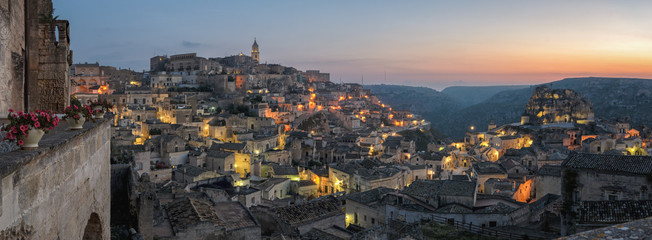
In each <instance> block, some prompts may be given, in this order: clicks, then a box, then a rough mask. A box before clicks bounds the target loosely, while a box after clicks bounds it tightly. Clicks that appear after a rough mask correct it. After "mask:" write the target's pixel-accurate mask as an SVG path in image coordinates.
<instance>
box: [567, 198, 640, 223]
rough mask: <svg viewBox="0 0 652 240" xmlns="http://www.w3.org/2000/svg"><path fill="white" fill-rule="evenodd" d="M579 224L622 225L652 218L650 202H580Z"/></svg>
mask: <svg viewBox="0 0 652 240" xmlns="http://www.w3.org/2000/svg"><path fill="white" fill-rule="evenodd" d="M578 211H579V220H578V222H579V223H605V224H611V223H622V222H629V221H633V220H636V219H641V218H646V217H652V200H644V201H582V202H580V203H579V207H578Z"/></svg>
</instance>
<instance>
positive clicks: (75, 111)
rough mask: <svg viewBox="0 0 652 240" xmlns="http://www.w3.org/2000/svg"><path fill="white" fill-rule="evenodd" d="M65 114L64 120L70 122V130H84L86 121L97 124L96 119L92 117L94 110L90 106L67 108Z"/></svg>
mask: <svg viewBox="0 0 652 240" xmlns="http://www.w3.org/2000/svg"><path fill="white" fill-rule="evenodd" d="M63 113H64V114H65V115H64V116H63V119H64V120H66V122H68V124H69V125H70V129H82V128H83V126H84V122H86V120H89V121H93V122H95V119H93V117H92V115H93V110H91V106H88V105H83V106H81V105H77V104H73V105H70V106H68V107H66V109H65V110H64V111H63Z"/></svg>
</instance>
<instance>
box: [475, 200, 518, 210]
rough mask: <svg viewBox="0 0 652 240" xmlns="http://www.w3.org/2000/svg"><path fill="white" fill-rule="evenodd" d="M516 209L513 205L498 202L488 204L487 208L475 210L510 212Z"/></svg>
mask: <svg viewBox="0 0 652 240" xmlns="http://www.w3.org/2000/svg"><path fill="white" fill-rule="evenodd" d="M512 211H514V208H513V207H510V206H507V205H506V204H504V203H502V202H499V203H498V204H495V205H491V206H487V207H485V208H482V209H479V210H476V211H474V212H475V213H510V212H512Z"/></svg>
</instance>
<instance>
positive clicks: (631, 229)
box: [564, 218, 652, 240]
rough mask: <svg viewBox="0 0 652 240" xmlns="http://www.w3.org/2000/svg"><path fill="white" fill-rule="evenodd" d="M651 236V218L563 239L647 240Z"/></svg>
mask: <svg viewBox="0 0 652 240" xmlns="http://www.w3.org/2000/svg"><path fill="white" fill-rule="evenodd" d="M649 236H652V218H646V219H641V220H636V221H632V222H628V223H623V224H618V225H613V226H609V227H604V228H598V229H594V230H590V231H586V232H581V233H577V234H574V235H571V236H568V237H565V238H564V239H567V240H576V239H577V240H580V239H582V240H583V239H647V237H649Z"/></svg>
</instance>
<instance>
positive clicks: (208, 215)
mask: <svg viewBox="0 0 652 240" xmlns="http://www.w3.org/2000/svg"><path fill="white" fill-rule="evenodd" d="M165 210H167V213H168V218H169V219H170V225H172V229H173V230H174V232H175V233H178V232H182V231H184V230H186V229H187V228H188V227H190V226H192V225H195V224H199V223H204V222H208V223H213V224H215V225H218V226H223V225H224V222H222V220H220V218H219V217H218V216H217V213H215V210H214V209H213V206H212V205H211V204H210V203H208V202H206V201H203V200H199V199H195V198H184V199H182V200H179V201H175V202H171V203H168V204H167V205H165Z"/></svg>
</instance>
